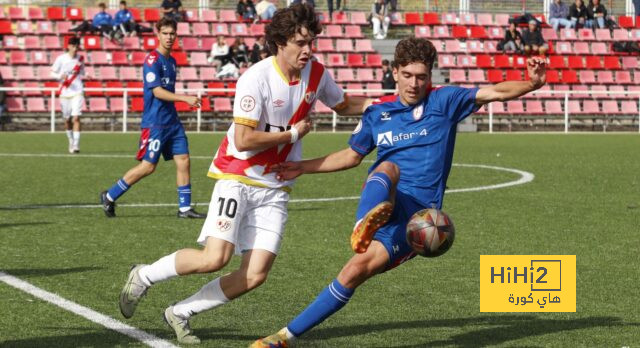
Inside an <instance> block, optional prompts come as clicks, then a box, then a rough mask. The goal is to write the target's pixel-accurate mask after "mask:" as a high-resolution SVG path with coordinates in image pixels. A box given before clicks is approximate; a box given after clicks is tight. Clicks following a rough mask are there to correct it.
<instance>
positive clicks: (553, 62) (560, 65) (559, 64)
mask: <svg viewBox="0 0 640 348" xmlns="http://www.w3.org/2000/svg"><path fill="white" fill-rule="evenodd" d="M549 68H551V69H564V68H566V65H565V62H564V57H563V56H550V57H549Z"/></svg>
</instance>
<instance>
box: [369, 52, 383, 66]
mask: <svg viewBox="0 0 640 348" xmlns="http://www.w3.org/2000/svg"><path fill="white" fill-rule="evenodd" d="M366 65H367V66H368V67H371V68H377V67H380V66H382V56H381V55H379V54H372V53H369V54H367V59H366Z"/></svg>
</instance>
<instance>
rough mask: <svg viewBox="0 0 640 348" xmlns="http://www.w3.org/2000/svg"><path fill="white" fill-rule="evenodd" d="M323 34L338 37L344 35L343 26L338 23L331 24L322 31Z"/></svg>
mask: <svg viewBox="0 0 640 348" xmlns="http://www.w3.org/2000/svg"><path fill="white" fill-rule="evenodd" d="M322 35H323V36H327V37H331V38H338V37H342V26H340V25H337V24H329V25H327V26H326V27H325V30H324V31H323V32H322Z"/></svg>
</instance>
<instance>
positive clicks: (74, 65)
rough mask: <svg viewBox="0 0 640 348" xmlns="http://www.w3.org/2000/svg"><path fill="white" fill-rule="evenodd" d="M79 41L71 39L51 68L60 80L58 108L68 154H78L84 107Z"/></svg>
mask: <svg viewBox="0 0 640 348" xmlns="http://www.w3.org/2000/svg"><path fill="white" fill-rule="evenodd" d="M79 48H80V39H79V38H77V37H72V38H70V39H69V42H68V45H67V53H64V54H61V55H59V56H58V57H57V58H56V60H55V62H54V63H53V66H52V67H51V76H53V77H54V78H56V79H57V80H60V107H61V108H62V117H63V118H64V125H65V128H66V130H67V138H68V139H69V153H78V152H80V115H82V107H83V105H84V84H83V82H82V78H83V77H84V57H82V56H80V55H78V49H79Z"/></svg>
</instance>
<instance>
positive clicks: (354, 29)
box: [344, 25, 364, 39]
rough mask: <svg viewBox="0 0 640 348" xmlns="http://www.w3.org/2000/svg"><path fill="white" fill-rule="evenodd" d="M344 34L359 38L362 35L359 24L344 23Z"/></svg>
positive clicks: (348, 36)
mask: <svg viewBox="0 0 640 348" xmlns="http://www.w3.org/2000/svg"><path fill="white" fill-rule="evenodd" d="M344 36H345V37H347V38H351V39H361V38H363V37H364V35H363V34H362V29H361V28H360V26H359V25H346V26H345V27H344Z"/></svg>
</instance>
